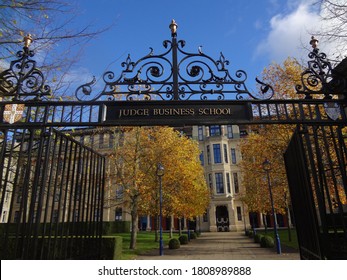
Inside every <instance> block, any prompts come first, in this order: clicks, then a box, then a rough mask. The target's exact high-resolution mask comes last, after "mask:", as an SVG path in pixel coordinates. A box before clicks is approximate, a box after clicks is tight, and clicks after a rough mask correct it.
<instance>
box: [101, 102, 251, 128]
mask: <svg viewBox="0 0 347 280" xmlns="http://www.w3.org/2000/svg"><path fill="white" fill-rule="evenodd" d="M102 114H103V115H102V121H103V123H104V124H109V125H173V126H182V125H199V124H201V125H202V124H205V125H208V124H230V123H233V121H238V123H240V122H245V123H248V122H249V121H251V119H252V110H251V103H250V102H244V101H185V102H182V101H177V102H176V101H168V102H163V101H132V102H115V103H108V104H105V105H104V108H103V113H102Z"/></svg>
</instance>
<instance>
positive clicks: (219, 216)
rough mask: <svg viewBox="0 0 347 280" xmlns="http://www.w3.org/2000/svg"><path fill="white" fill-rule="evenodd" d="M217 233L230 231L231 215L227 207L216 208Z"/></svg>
mask: <svg viewBox="0 0 347 280" xmlns="http://www.w3.org/2000/svg"><path fill="white" fill-rule="evenodd" d="M216 223H217V231H229V213H228V208H227V207H226V206H225V205H221V206H217V207H216Z"/></svg>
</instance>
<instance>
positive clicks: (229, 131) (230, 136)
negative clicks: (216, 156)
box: [228, 125, 234, 138]
mask: <svg viewBox="0 0 347 280" xmlns="http://www.w3.org/2000/svg"><path fill="white" fill-rule="evenodd" d="M233 137H234V136H233V127H232V126H231V125H228V138H233Z"/></svg>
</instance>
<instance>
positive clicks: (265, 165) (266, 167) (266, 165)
mask: <svg viewBox="0 0 347 280" xmlns="http://www.w3.org/2000/svg"><path fill="white" fill-rule="evenodd" d="M263 170H264V171H265V172H266V175H267V183H268V187H269V193H270V202H271V209H272V216H273V217H274V234H275V238H276V250H277V254H281V241H280V237H279V235H278V231H277V218H276V213H275V208H274V201H273V197H272V190H271V183H270V174H269V173H270V170H271V162H270V161H268V159H265V161H264V162H263Z"/></svg>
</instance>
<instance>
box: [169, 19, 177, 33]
mask: <svg viewBox="0 0 347 280" xmlns="http://www.w3.org/2000/svg"><path fill="white" fill-rule="evenodd" d="M177 27H178V25H177V23H176V21H175V20H174V19H173V20H171V23H170V25H169V28H170V29H171V35H172V36H173V37H175V36H176V35H177Z"/></svg>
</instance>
